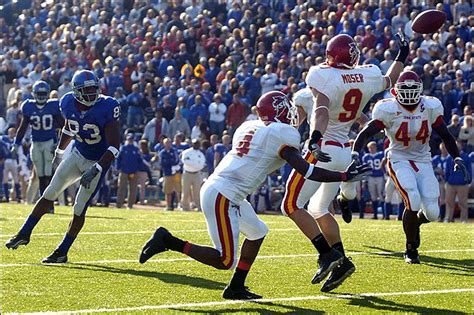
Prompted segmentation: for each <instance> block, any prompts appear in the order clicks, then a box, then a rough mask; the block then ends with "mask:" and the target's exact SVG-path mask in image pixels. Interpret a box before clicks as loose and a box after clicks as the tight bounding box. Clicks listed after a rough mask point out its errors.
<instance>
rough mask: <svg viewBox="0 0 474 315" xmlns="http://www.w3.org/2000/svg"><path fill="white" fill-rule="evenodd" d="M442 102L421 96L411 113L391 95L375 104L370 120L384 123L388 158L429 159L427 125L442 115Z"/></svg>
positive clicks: (418, 160)
mask: <svg viewBox="0 0 474 315" xmlns="http://www.w3.org/2000/svg"><path fill="white" fill-rule="evenodd" d="M443 111H444V109H443V105H442V104H441V102H440V101H439V100H438V99H437V98H435V97H431V96H422V97H421V99H420V104H419V105H418V106H417V107H416V109H415V110H414V111H413V112H410V111H408V110H407V109H405V108H404V107H403V106H401V105H400V104H399V103H398V102H397V101H396V99H395V98H389V99H384V100H381V101H379V102H377V104H375V107H374V111H373V113H372V119H374V120H378V121H380V122H382V123H383V125H384V126H385V134H386V135H387V137H388V139H389V140H390V146H389V147H388V157H389V158H390V160H391V161H406V160H411V161H413V162H431V154H430V145H429V141H430V136H431V131H432V127H431V125H432V124H434V123H435V122H436V120H437V119H438V117H440V116H441V117H442V116H443Z"/></svg>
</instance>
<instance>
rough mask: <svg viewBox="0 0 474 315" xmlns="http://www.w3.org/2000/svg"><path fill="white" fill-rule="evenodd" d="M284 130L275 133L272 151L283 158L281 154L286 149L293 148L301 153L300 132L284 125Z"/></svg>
mask: <svg viewBox="0 0 474 315" xmlns="http://www.w3.org/2000/svg"><path fill="white" fill-rule="evenodd" d="M283 126H284V127H283V128H282V130H279V131H278V132H274V133H273V134H274V135H275V137H274V139H273V140H272V141H271V144H270V146H273V148H271V150H272V151H274V152H276V153H277V154H278V156H280V157H281V155H280V152H281V150H282V149H283V148H285V147H293V148H295V149H297V150H298V151H299V148H300V142H301V136H300V134H299V132H298V131H297V130H296V129H295V128H294V127H292V126H290V125H283Z"/></svg>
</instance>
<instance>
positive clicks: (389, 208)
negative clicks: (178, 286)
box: [383, 202, 393, 218]
mask: <svg viewBox="0 0 474 315" xmlns="http://www.w3.org/2000/svg"><path fill="white" fill-rule="evenodd" d="M392 210H393V207H392V204H391V203H390V202H386V203H385V204H384V207H383V212H384V213H383V217H384V218H389V217H390V214H392Z"/></svg>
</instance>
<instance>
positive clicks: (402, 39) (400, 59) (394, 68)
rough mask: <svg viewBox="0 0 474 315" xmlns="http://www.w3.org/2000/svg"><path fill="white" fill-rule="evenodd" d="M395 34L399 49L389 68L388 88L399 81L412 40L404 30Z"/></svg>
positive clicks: (387, 76)
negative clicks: (409, 39) (410, 40)
mask: <svg viewBox="0 0 474 315" xmlns="http://www.w3.org/2000/svg"><path fill="white" fill-rule="evenodd" d="M395 36H396V37H397V41H398V49H399V50H398V54H397V56H396V57H395V60H394V62H393V63H392V65H391V66H390V68H388V71H387V75H386V76H385V77H386V81H388V82H387V89H388V88H391V87H392V86H393V85H394V84H395V82H397V80H398V77H399V76H400V73H402V71H403V68H404V67H405V61H406V60H407V57H408V54H409V53H410V47H409V45H410V42H409V41H408V39H407V38H406V36H405V34H404V33H403V32H402V33H397V34H396V35H395Z"/></svg>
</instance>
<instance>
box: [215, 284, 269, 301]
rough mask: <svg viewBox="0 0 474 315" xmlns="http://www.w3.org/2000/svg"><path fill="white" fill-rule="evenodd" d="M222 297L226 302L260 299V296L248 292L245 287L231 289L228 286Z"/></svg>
mask: <svg viewBox="0 0 474 315" xmlns="http://www.w3.org/2000/svg"><path fill="white" fill-rule="evenodd" d="M222 297H223V298H224V299H226V300H257V299H261V298H262V296H261V295H258V294H255V293H252V292H250V291H249V290H248V288H247V287H243V288H241V289H232V288H231V287H230V286H226V287H225V289H224V292H223V293H222Z"/></svg>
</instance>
